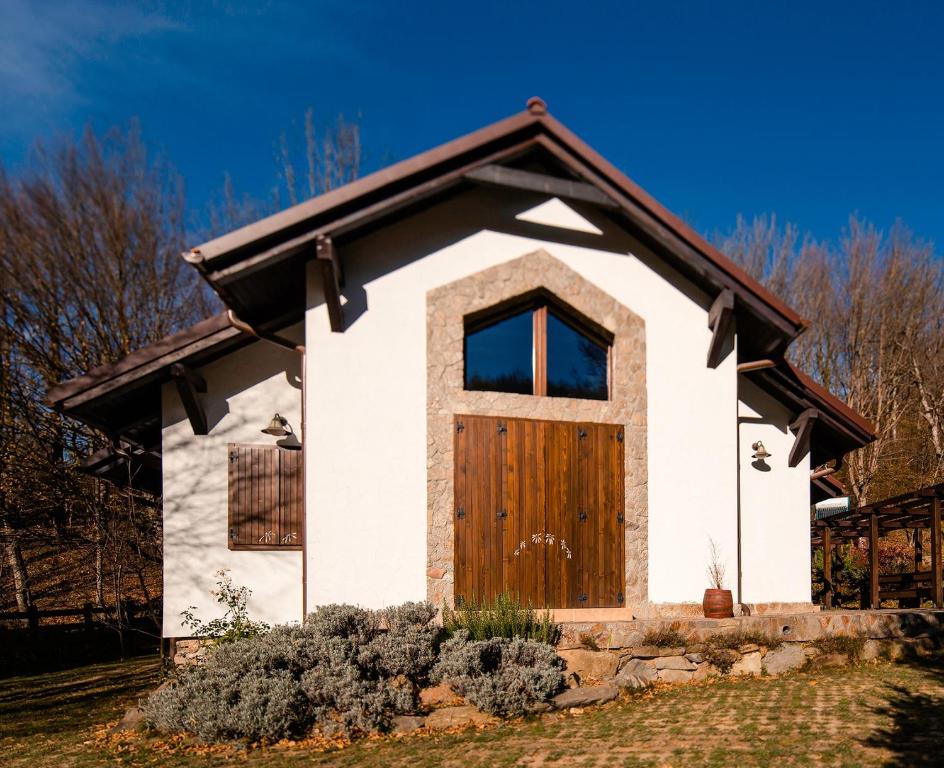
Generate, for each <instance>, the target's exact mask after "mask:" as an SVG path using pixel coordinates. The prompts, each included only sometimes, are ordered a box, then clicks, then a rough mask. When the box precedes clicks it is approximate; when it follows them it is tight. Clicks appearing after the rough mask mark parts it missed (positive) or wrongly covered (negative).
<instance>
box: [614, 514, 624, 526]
mask: <svg viewBox="0 0 944 768" xmlns="http://www.w3.org/2000/svg"><path fill="white" fill-rule="evenodd" d="M616 522H617V523H620V524H621V525H622V524H623V523H625V522H626V516H625V515H624V514H623V513H622V512H617V513H616Z"/></svg>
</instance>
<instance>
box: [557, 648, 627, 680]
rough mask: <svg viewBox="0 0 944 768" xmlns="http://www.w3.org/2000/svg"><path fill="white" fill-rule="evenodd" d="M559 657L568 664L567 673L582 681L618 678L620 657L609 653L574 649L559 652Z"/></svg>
mask: <svg viewBox="0 0 944 768" xmlns="http://www.w3.org/2000/svg"><path fill="white" fill-rule="evenodd" d="M558 655H559V656H560V657H561V658H562V659H563V660H564V662H565V663H566V665H567V667H566V669H567V671H568V672H570V673H572V674H575V675H577V677H578V678H579V679H580V680H581V681H584V680H612V679H613V678H614V677H615V676H616V669H617V667H618V666H619V662H620V657H619V656H617V655H616V654H615V653H610V652H609V651H587V650H583V649H579V648H576V649H573V650H567V651H559V652H558Z"/></svg>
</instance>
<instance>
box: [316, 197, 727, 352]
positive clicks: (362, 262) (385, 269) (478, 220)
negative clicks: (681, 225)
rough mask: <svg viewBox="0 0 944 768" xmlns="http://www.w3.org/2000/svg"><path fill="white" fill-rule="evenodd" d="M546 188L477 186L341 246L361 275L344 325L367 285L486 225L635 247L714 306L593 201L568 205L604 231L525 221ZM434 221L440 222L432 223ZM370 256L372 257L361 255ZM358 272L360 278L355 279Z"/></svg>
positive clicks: (543, 237) (575, 242)
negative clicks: (531, 190) (534, 191)
mask: <svg viewBox="0 0 944 768" xmlns="http://www.w3.org/2000/svg"><path fill="white" fill-rule="evenodd" d="M547 199H548V196H547V195H546V194H530V193H527V192H523V191H521V190H513V191H512V190H500V189H489V190H485V189H472V190H469V191H466V192H463V193H461V195H459V196H458V197H456V198H450V199H448V200H446V201H445V202H443V203H439V204H437V205H434V206H431V207H430V208H429V209H427V210H425V211H422V212H421V213H419V214H417V215H416V216H412V217H409V218H407V219H404V220H402V221H399V222H396V223H394V224H392V225H390V226H388V227H386V228H384V229H382V230H380V231H377V232H372V233H370V234H368V235H366V236H364V237H363V238H361V239H359V240H355V241H353V242H351V243H347V244H343V243H342V244H341V245H339V246H338V248H339V251H340V252H341V254H342V260H347V259H348V258H349V257H353V258H352V259H351V261H356V262H357V263H358V270H357V273H356V275H355V274H353V272H354V270H350V272H351V274H348V275H347V277H348V280H347V282H346V283H345V285H344V287H343V288H342V289H341V294H342V301H344V302H345V303H344V325H345V327H346V328H349V327H351V326H352V325H354V324H355V323H356V322H357V320H358V319H359V318H360V317H361V315H363V314H364V313H365V312H367V310H368V302H367V291H366V288H365V286H366V285H368V284H369V283H371V282H372V281H374V280H376V279H379V278H381V277H383V276H384V275H385V274H388V273H390V272H393V271H396V270H397V269H401V268H403V267H404V266H406V265H408V264H411V263H413V262H415V261H418V260H420V259H422V258H424V257H426V256H428V255H429V254H431V253H435V252H437V251H440V250H442V249H444V248H448V247H449V246H453V245H456V244H457V243H460V242H462V241H463V240H466V239H468V238H470V237H472V236H473V235H476V234H479V233H480V232H482V231H491V232H499V233H502V234H507V235H512V236H516V237H526V238H531V239H534V240H540V241H544V242H547V243H551V244H553V243H560V244H561V245H567V246H574V247H579V248H592V249H597V250H601V251H607V252H610V253H614V254H618V255H621V256H625V255H627V254H629V253H632V254H633V255H634V256H636V258H638V259H639V260H640V261H641V262H642V263H643V264H645V265H646V266H647V267H648V268H649V269H651V270H652V271H654V272H656V273H657V274H659V275H660V276H661V277H662V278H663V279H665V280H666V281H667V282H668V283H670V284H671V285H673V286H675V287H676V288H678V289H679V290H680V291H681V292H682V294H683V295H685V296H698V297H699V300H698V304H699V306H701V308H702V309H704V310H706V311H707V310H708V308H709V306H710V304H711V301H710V299H709V298H708V296H707V295H704V294H702V292H701V291H699V290H696V289H695V288H694V287H693V286H692V284H691V283H689V282H688V281H687V280H686V279H685V278H683V277H682V276H681V275H679V274H678V273H677V272H676V271H675V270H673V269H672V268H671V267H669V266H668V265H667V264H666V263H665V262H664V261H663V260H662V259H660V258H658V257H656V256H654V255H653V254H652V253H651V252H650V251H649V249H648V248H646V247H645V246H643V245H642V244H641V243H640V242H639V241H638V240H637V239H635V238H634V237H631V236H630V235H629V234H628V233H627V232H626V231H625V230H624V229H623V227H622V226H621V225H618V224H617V223H616V222H615V221H613V220H612V219H611V218H610V217H609V216H607V215H606V214H604V213H602V212H601V211H600V210H598V209H596V208H594V207H593V206H589V205H582V204H579V203H575V202H573V201H568V202H567V205H568V206H569V207H571V208H573V209H574V210H575V211H577V213H579V214H580V215H581V216H583V217H584V218H586V219H587V220H589V221H590V222H591V223H592V224H594V225H595V226H597V227H598V228H599V229H600V230H601V231H602V232H603V234H602V235H596V234H591V233H587V232H578V231H574V230H569V229H564V228H561V227H553V226H545V225H542V224H535V223H532V222H527V221H519V220H517V219H516V218H515V216H516V215H518V214H519V213H522V212H523V211H526V210H528V209H529V208H533V207H535V206H537V205H539V204H541V203H544V202H546V201H547ZM432 222H434V223H435V225H434V226H433V225H431V223H432ZM361 256H366V257H367V258H359V257H361ZM355 278H356V280H355ZM309 301H310V303H309V304H308V309H314V308H315V307H317V306H320V305H321V304H322V303H323V299H321V298H317V299H316V300H314V301H311V299H310V300H309ZM726 343H727V347H726V348H725V349H724V352H723V355H722V357H726V356H727V355H728V354H729V353H730V352H731V351H732V349H733V341H731V342H726Z"/></svg>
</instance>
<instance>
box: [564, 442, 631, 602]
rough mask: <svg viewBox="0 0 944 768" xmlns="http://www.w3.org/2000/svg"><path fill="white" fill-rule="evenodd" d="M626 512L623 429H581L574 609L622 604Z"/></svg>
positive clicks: (578, 451) (575, 537)
mask: <svg viewBox="0 0 944 768" xmlns="http://www.w3.org/2000/svg"><path fill="white" fill-rule="evenodd" d="M623 510H624V496H623V430H622V427H618V426H613V425H610V424H579V425H577V525H576V534H575V536H574V545H575V548H574V559H575V560H576V561H577V574H576V576H577V583H578V585H579V587H578V590H579V591H578V595H577V603H576V605H575V607H583V606H593V607H601V608H604V607H605V608H618V607H620V606H622V605H623V571H624V568H625V560H624V555H623V552H624V536H623V519H624V518H623V515H624V511H623Z"/></svg>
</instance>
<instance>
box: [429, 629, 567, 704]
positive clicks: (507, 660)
mask: <svg viewBox="0 0 944 768" xmlns="http://www.w3.org/2000/svg"><path fill="white" fill-rule="evenodd" d="M563 666H564V662H563V660H562V659H561V658H560V657H559V656H558V655H557V652H556V651H555V650H554V648H553V647H552V646H550V645H547V644H546V643H540V642H535V641H532V640H521V639H520V638H514V639H508V638H505V637H493V638H490V639H488V640H470V639H469V637H468V635H467V633H466V632H465V631H464V630H459V631H457V632H456V634H455V635H454V636H453V638H452V639H450V640H448V641H447V642H446V643H444V644H443V646H442V649H441V653H440V657H439V661H438V662H437V663H436V666H435V667H434V668H433V672H432V678H433V679H434V680H439V681H442V682H447V683H449V685H450V686H451V687H452V689H453V690H454V691H455V692H456V693H458V694H459V695H460V696H464V697H465V698H466V699H467V700H468V701H470V702H471V703H472V704H474V705H475V706H477V707H478V708H479V709H481V710H482V711H483V712H488V713H490V714H493V715H498V716H500V717H510V716H515V715H521V714H524V713H525V712H527V711H528V708H529V707H530V706H531V705H533V704H534V703H536V702H539V701H545V700H546V699H548V698H550V697H551V696H553V695H554V694H555V693H556V692H557V691H558V690H560V688H561V686H562V685H563V675H562V673H561V670H562V669H563Z"/></svg>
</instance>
